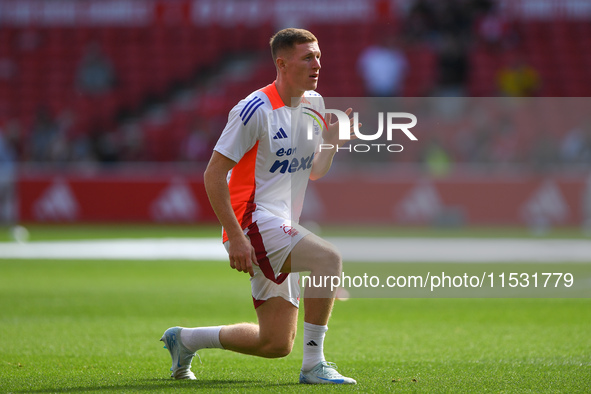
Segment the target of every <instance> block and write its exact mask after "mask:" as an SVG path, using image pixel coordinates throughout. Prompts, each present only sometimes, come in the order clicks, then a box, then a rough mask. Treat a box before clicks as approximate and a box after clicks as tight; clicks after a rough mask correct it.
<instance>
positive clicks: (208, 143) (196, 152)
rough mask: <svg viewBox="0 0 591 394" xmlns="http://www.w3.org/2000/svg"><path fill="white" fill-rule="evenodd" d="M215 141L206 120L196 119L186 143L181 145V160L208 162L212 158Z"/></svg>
mask: <svg viewBox="0 0 591 394" xmlns="http://www.w3.org/2000/svg"><path fill="white" fill-rule="evenodd" d="M214 144H215V139H214V138H212V136H211V133H210V132H209V127H208V125H207V123H206V122H205V120H204V119H202V118H196V119H195V120H194V121H193V124H192V127H191V131H190V133H189V135H188V136H187V138H186V139H185V141H183V142H182V143H181V159H182V160H187V161H196V162H199V161H200V162H206V161H208V160H209V158H210V157H211V154H212V152H213V146H214Z"/></svg>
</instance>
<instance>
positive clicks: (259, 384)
mask: <svg viewBox="0 0 591 394" xmlns="http://www.w3.org/2000/svg"><path fill="white" fill-rule="evenodd" d="M298 385H299V383H298V382H290V383H273V382H268V381H263V380H229V379H220V380H215V379H206V380H200V379H198V380H162V379H148V380H144V381H143V382H129V383H122V384H113V385H108V384H107V385H102V386H101V385H96V386H88V387H68V388H46V389H41V390H35V392H36V393H65V392H72V391H73V392H77V391H82V392H84V391H103V390H108V391H124V392H125V391H135V390H146V391H150V390H160V389H163V388H173V389H176V390H183V389H186V390H200V389H202V390H211V389H256V388H272V387H289V386H298ZM17 392H19V393H25V392H30V391H29V390H26V391H17Z"/></svg>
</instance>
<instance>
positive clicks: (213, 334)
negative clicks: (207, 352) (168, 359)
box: [181, 326, 223, 352]
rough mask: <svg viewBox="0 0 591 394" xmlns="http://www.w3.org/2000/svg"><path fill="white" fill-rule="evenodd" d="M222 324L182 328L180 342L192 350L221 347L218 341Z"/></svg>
mask: <svg viewBox="0 0 591 394" xmlns="http://www.w3.org/2000/svg"><path fill="white" fill-rule="evenodd" d="M222 327H223V326H215V327H196V328H183V329H182V330H181V343H182V344H183V345H185V347H186V348H187V349H189V350H190V351H192V352H196V351H197V350H199V349H212V348H217V349H223V346H222V344H221V343H220V330H221V329H222Z"/></svg>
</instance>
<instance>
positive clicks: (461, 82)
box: [434, 34, 468, 97]
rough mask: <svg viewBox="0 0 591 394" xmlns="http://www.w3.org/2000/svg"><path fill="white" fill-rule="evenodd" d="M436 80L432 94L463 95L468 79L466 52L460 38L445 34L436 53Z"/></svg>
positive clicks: (444, 95)
mask: <svg viewBox="0 0 591 394" xmlns="http://www.w3.org/2000/svg"><path fill="white" fill-rule="evenodd" d="M437 67H438V80H437V87H436V92H435V94H434V96H438V97H463V96H464V95H465V89H466V82H467V80H468V54H467V53H466V48H465V45H464V43H463V42H462V40H461V39H460V38H457V37H455V36H454V35H452V34H447V35H445V36H444V37H443V39H442V40H441V44H440V48H439V51H438V55H437Z"/></svg>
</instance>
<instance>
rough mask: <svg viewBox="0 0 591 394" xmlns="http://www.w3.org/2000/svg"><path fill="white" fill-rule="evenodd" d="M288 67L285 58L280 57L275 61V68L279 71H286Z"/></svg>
mask: <svg viewBox="0 0 591 394" xmlns="http://www.w3.org/2000/svg"><path fill="white" fill-rule="evenodd" d="M286 65H287V62H286V61H285V58H284V57H283V56H278V57H277V60H275V66H277V69H278V70H283V69H285V67H286Z"/></svg>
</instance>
